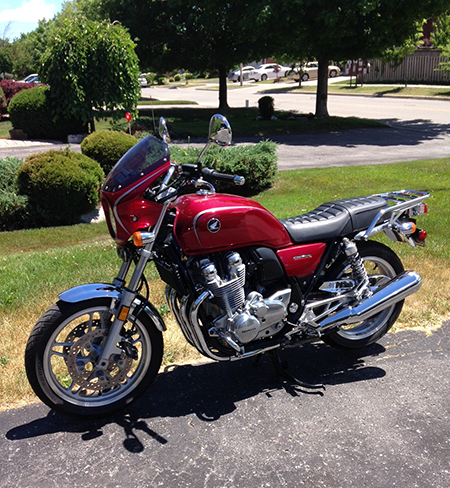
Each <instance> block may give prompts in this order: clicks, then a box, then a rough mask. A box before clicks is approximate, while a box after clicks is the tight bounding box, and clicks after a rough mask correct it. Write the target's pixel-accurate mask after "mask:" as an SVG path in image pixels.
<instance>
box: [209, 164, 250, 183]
mask: <svg viewBox="0 0 450 488" xmlns="http://www.w3.org/2000/svg"><path fill="white" fill-rule="evenodd" d="M202 174H203V176H205V178H206V179H212V180H215V181H222V182H224V183H231V184H234V185H236V186H242V185H243V184H244V183H245V178H244V177H243V176H237V175H227V174H226V173H219V172H218V171H216V170H214V169H212V168H203V169H202Z"/></svg>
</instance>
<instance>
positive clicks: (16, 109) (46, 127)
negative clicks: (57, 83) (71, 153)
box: [8, 86, 87, 141]
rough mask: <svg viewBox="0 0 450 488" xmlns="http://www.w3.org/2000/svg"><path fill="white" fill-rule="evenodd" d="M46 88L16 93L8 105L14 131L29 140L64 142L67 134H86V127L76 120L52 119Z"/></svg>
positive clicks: (35, 88) (41, 87) (48, 88)
mask: <svg viewBox="0 0 450 488" xmlns="http://www.w3.org/2000/svg"><path fill="white" fill-rule="evenodd" d="M49 90H50V87H48V86H36V87H34V88H30V89H29V90H23V91H21V92H19V93H17V94H16V95H15V96H14V97H13V98H12V99H11V101H10V103H9V105H8V112H9V117H10V120H11V123H12V125H13V127H14V129H21V130H22V131H23V132H25V134H26V135H27V137H28V138H29V139H55V140H58V141H65V140H66V139H67V136H68V135H69V134H80V133H84V132H87V127H86V126H85V125H83V124H82V123H81V122H79V121H76V120H57V121H55V120H54V119H53V115H52V111H51V108H50V103H49V101H48V96H47V94H48V92H49Z"/></svg>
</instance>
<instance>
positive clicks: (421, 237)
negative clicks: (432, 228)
mask: <svg viewBox="0 0 450 488" xmlns="http://www.w3.org/2000/svg"><path fill="white" fill-rule="evenodd" d="M417 237H418V238H419V240H421V241H424V240H425V239H426V238H427V231H426V230H421V231H419V235H418V236H417Z"/></svg>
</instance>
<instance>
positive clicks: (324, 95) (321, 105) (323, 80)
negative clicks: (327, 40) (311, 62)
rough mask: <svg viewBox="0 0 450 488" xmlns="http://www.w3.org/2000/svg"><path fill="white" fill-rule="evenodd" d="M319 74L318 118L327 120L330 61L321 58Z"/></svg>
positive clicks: (317, 93)
mask: <svg viewBox="0 0 450 488" xmlns="http://www.w3.org/2000/svg"><path fill="white" fill-rule="evenodd" d="M318 62H319V72H318V73H317V92H316V117H317V118H318V119H326V118H327V117H329V114H328V59H323V58H320V59H319V60H318Z"/></svg>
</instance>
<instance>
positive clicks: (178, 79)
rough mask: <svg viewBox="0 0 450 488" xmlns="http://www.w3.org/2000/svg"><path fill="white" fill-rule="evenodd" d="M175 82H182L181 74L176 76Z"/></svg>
mask: <svg viewBox="0 0 450 488" xmlns="http://www.w3.org/2000/svg"><path fill="white" fill-rule="evenodd" d="M173 79H174V81H181V75H180V74H176V75H175V76H174V77H173Z"/></svg>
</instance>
